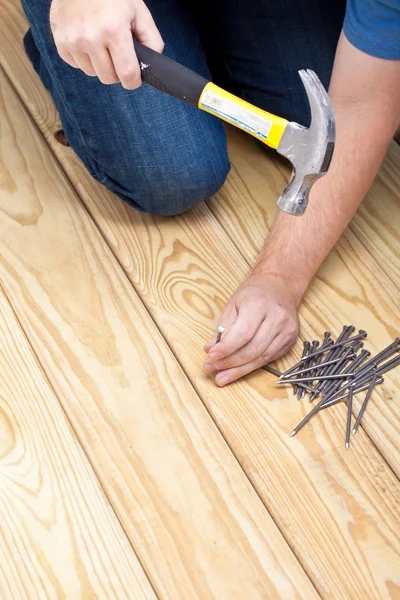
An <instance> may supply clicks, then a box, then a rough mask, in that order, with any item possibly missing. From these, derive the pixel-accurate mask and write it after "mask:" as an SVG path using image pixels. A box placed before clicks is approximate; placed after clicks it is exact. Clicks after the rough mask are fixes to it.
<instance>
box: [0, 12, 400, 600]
mask: <svg viewBox="0 0 400 600" xmlns="http://www.w3.org/2000/svg"><path fill="white" fill-rule="evenodd" d="M13 22H15V21H13ZM7 27H11V23H8V25H7ZM3 55H4V53H3ZM7 55H8V56H9V58H8V60H7V64H8V66H7V65H6V68H7V71H8V73H9V75H10V76H11V77H13V81H14V83H15V85H16V86H17V87H18V91H19V93H20V94H21V96H22V97H23V99H24V102H25V103H26V105H27V106H28V107H29V110H30V111H31V113H32V114H35V112H36V113H40V114H41V119H43V115H44V114H45V113H46V112H47V114H48V112H49V110H48V109H47V108H45V107H43V110H42V109H41V108H40V104H39V105H36V106H35V107H31V100H30V98H31V97H32V94H30V93H28V92H27V91H26V90H27V89H28V88H27V83H26V82H27V81H29V87H30V86H32V87H34V88H35V90H36V92H35V93H37V89H38V87H39V89H40V84H39V83H38V81H37V79H36V78H35V77H34V76H32V74H31V71H30V69H29V67H27V65H26V64H25V66H24V68H23V70H22V72H21V71H19V72H18V73H16V71H15V69H14V63H13V59H12V57H11V55H10V53H8V54H7ZM20 81H24V83H25V87H24V89H22V86H21V84H20V83H19V82H20ZM47 102H48V96H47V95H46V94H45V93H42V96H41V99H40V103H41V104H43V105H45V104H46V103H47ZM57 127H58V124H57V123H56V122H55V123H54V124H53V125H52V124H51V123H47V124H46V129H43V130H44V131H45V133H46V136H47V139H48V141H49V143H50V145H51V147H52V148H53V150H54V151H55V152H56V154H57V156H58V158H59V160H60V161H61V162H62V164H63V166H64V168H65V169H66V171H67V172H68V175H69V177H70V179H71V181H73V183H74V185H75V186H76V188H77V189H78V190H79V193H80V195H81V197H82V199H83V200H84V202H85V204H86V206H87V207H88V208H89V210H90V212H91V213H92V215H93V216H94V218H95V220H96V221H97V223H98V225H99V227H100V229H101V231H102V232H103V235H104V236H105V238H106V239H107V241H108V243H109V244H110V246H111V247H112V249H113V252H114V253H115V255H116V256H117V257H118V259H119V261H120V263H121V264H122V266H123V267H124V269H125V272H126V273H127V274H128V276H129V278H130V279H131V281H132V282H133V283H134V285H135V288H136V290H137V291H138V292H139V294H140V295H141V297H142V299H143V301H144V302H145V303H146V306H147V307H148V309H149V310H150V312H151V314H152V315H153V317H154V319H155V321H156V322H157V323H158V325H159V327H160V329H161V330H162V332H163V333H164V335H165V337H166V339H167V340H168V341H169V343H170V345H171V347H172V349H173V351H174V353H175V355H176V356H177V357H178V358H179V360H180V362H181V364H182V365H183V366H184V368H185V371H186V372H187V374H188V375H189V377H190V379H191V381H192V383H193V385H194V386H195V388H196V389H197V390H198V392H199V393H200V395H201V397H202V399H203V401H204V403H205V404H206V406H207V407H208V409H209V411H210V412H211V414H212V415H213V418H214V420H215V421H216V422H217V423H218V425H219V427H220V429H221V431H223V434H224V436H225V438H226V439H227V440H228V442H229V444H230V446H231V448H232V449H233V450H234V451H235V454H236V456H237V457H238V460H239V461H240V463H241V464H242V466H243V468H244V469H245V470H246V472H247V474H248V476H249V478H250V479H251V481H252V483H253V485H254V486H255V487H256V489H257V491H258V493H259V494H260V496H261V497H262V499H263V501H264V503H265V504H266V506H268V508H269V510H270V512H271V513H272V514H273V516H274V518H275V520H276V522H277V523H278V525H279V527H280V529H281V531H283V533H284V535H285V536H286V538H287V539H288V540H289V542H290V544H291V547H292V548H293V550H294V551H295V553H296V554H297V556H298V557H299V560H300V561H301V562H302V564H303V566H304V567H305V569H306V570H307V572H308V573H309V575H310V577H311V578H312V580H313V582H314V584H315V586H316V587H317V589H318V591H319V592H320V594H321V595H322V596H323V597H326V598H328V597H330V598H353V597H354V598H355V597H357V596H361V597H363V598H388V597H393V598H394V597H396V596H395V595H396V589H397V590H398V586H399V583H400V582H399V579H398V577H397V575H396V573H397V570H398V569H396V565H398V564H399V545H398V539H397V538H396V536H395V535H394V534H393V531H396V529H397V528H398V526H399V509H398V506H399V488H398V481H397V480H396V478H395V477H394V476H393V474H392V472H391V470H390V469H389V468H388V467H387V465H386V464H385V462H384V460H383V459H382V457H381V455H380V454H379V452H377V450H376V448H375V447H374V446H373V444H371V442H370V440H369V439H368V437H367V436H366V435H365V434H364V433H363V432H362V431H360V432H359V433H358V434H357V439H355V441H354V444H353V445H352V449H351V451H350V452H346V451H344V449H343V431H344V423H345V410H344V407H336V408H335V409H334V410H331V411H329V413H328V412H327V411H326V412H325V414H324V415H321V416H320V417H317V418H316V419H315V420H314V421H313V423H312V424H311V425H310V427H308V428H306V429H305V430H304V431H303V432H302V434H301V436H299V438H298V439H294V440H290V439H289V438H288V436H287V432H288V431H290V430H291V428H292V427H293V425H294V424H296V423H297V422H298V421H299V420H300V419H301V418H302V416H304V413H305V410H307V407H306V408H303V407H302V406H301V405H300V404H299V403H293V402H292V401H287V396H286V392H285V391H284V390H279V392H278V391H276V388H275V387H274V386H273V384H272V380H273V378H271V377H270V376H269V375H267V374H266V373H260V372H259V373H255V374H253V375H251V376H249V377H247V378H246V380H245V381H242V382H241V383H238V384H235V385H233V386H229V388H226V389H224V390H220V389H216V388H215V386H214V385H213V383H212V381H210V380H209V379H208V378H206V377H204V375H203V373H202V367H201V366H202V360H203V356H204V355H203V353H202V351H201V348H202V344H203V342H204V341H206V339H207V338H208V336H209V335H210V332H211V331H212V329H213V327H214V325H215V321H216V319H217V316H218V314H219V312H220V310H221V308H222V306H223V304H224V302H225V301H226V299H227V298H228V297H229V295H230V294H231V293H232V291H233V290H234V289H235V286H236V285H237V283H238V281H239V280H240V279H241V278H243V277H244V275H245V273H246V272H247V270H248V268H249V266H248V263H247V264H246V262H245V261H244V260H243V258H242V257H241V255H240V253H239V252H238V251H237V250H236V249H235V247H234V245H233V244H232V242H231V241H230V239H229V237H228V236H227V235H226V234H225V233H224V230H223V228H222V227H221V226H220V225H219V224H218V222H217V220H216V219H215V218H214V217H213V215H212V214H211V213H210V211H209V210H208V209H207V208H206V207H205V206H201V207H198V208H197V209H196V210H194V211H191V212H190V213H188V214H186V215H185V216H182V217H179V218H176V219H161V218H152V217H150V216H149V215H141V214H139V213H136V212H135V211H132V210H130V209H129V208H127V207H126V206H124V205H123V204H122V203H121V202H119V201H118V200H117V199H116V198H113V196H112V195H111V194H109V193H108V192H107V191H106V190H105V189H104V188H102V187H101V186H99V185H97V184H96V182H94V181H93V180H91V179H90V178H89V177H88V176H87V173H86V171H85V169H84V168H83V167H82V164H81V163H80V162H79V160H77V159H76V157H75V155H74V154H73V152H72V151H71V150H70V149H66V148H65V147H61V146H59V145H57V144H56V143H55V141H54V131H55V130H56V129H57ZM242 142H243V140H242ZM246 152H247V149H246V151H245V152H242V154H245V153H246ZM256 156H257V160H259V155H258V154H257V155H256ZM266 173H267V175H266V174H265V172H264V175H263V177H261V178H260V177H259V176H258V174H257V173H255V174H254V176H253V175H252V176H248V177H246V180H245V181H244V179H243V178H242V177H241V175H240V174H238V173H237V171H235V169H234V171H233V173H232V175H231V178H230V182H231V188H229V190H230V193H232V194H235V193H236V194H237V195H236V198H237V200H240V202H241V204H242V206H243V210H245V207H246V206H247V203H248V202H249V204H250V209H249V210H248V211H247V212H246V213H243V214H238V215H236V214H234V211H232V212H231V215H230V217H232V219H233V220H234V225H233V229H235V227H238V228H239V230H240V231H242V232H243V226H242V225H243V221H250V222H251V223H252V224H257V223H258V221H259V220H260V219H261V222H262V223H264V226H266V225H267V224H268V223H270V221H271V219H272V214H273V213H272V212H271V213H269V212H267V211H265V209H263V206H262V204H261V205H260V208H259V210H258V212H256V211H255V210H254V206H252V203H253V201H252V198H259V196H258V190H264V188H265V186H266V181H268V186H272V188H273V187H274V186H275V187H276V189H277V190H278V189H281V188H279V186H280V185H281V182H282V181H283V175H282V173H281V172H280V171H279V170H278V169H274V168H272V167H271V168H268V170H267V171H266ZM235 178H236V180H235ZM268 186H267V187H268ZM263 193H264V192H263ZM270 193H271V195H272V194H273V192H270ZM277 195H278V193H277V194H276V196H275V197H274V202H275V201H276V197H277ZM219 202H221V203H223V202H224V198H223V197H220V198H219ZM235 219H237V221H235ZM225 226H226V223H224V227H225ZM235 243H236V244H237V247H238V248H240V249H241V248H242V247H245V245H246V244H248V245H250V247H252V248H253V251H256V250H257V247H258V246H257V243H258V242H257V239H256V240H255V241H254V239H253V236H252V235H251V234H250V235H249V236H248V237H245V236H244V235H243V237H242V238H235ZM348 252H349V253H351V252H353V250H352V249H351V248H348ZM250 260H251V257H250ZM339 264H340V262H339ZM357 268H358V269H361V270H362V268H363V267H362V264H360V263H357ZM339 290H340V288H339ZM335 294H336V290H335V288H333V289H332V290H331V291H330V293H329V294H328V293H326V294H325V295H324V294H323V295H322V297H321V298H320V292H319V290H318V289H316V291H315V292H314V296H315V297H313V298H311V300H310V302H309V305H308V306H307V310H308V311H309V314H310V315H311V316H310V319H309V320H310V324H308V323H307V322H306V321H304V329H305V330H307V332H308V334H310V335H312V334H313V333H314V331H315V330H316V331H318V333H320V332H321V331H323V330H324V327H325V325H326V320H325V316H324V314H319V313H318V310H324V309H325V304H326V303H328V306H329V307H330V312H329V314H328V318H330V319H331V321H332V322H331V323H330V325H332V328H333V329H336V330H337V329H341V319H342V317H343V315H341V314H340V313H339V312H338V311H337V308H336V307H335V302H336V301H337V296H336V295H335ZM325 296H327V297H325ZM389 308H390V307H389ZM386 310H389V309H386ZM336 313H337V316H335V315H336ZM183 333H184V335H183ZM284 362H285V363H286V360H285V361H284ZM382 423H383V426H384V432H385V434H386V429H385V428H386V427H387V425H388V423H386V422H385V419H383V420H382ZM388 433H389V440H390V441H389V454H390V452H391V453H392V456H393V457H394V462H395V461H396V460H397V449H396V444H397V439H398V438H396V432H392V431H390V430H389V431H388ZM391 436H392V437H391Z"/></svg>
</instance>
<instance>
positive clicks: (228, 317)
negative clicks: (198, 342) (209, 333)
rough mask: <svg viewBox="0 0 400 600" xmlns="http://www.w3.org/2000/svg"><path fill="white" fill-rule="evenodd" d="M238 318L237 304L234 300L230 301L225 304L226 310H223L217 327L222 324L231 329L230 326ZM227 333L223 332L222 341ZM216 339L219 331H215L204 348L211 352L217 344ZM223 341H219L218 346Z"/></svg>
mask: <svg viewBox="0 0 400 600" xmlns="http://www.w3.org/2000/svg"><path fill="white" fill-rule="evenodd" d="M236 318H237V310H236V307H235V304H234V303H233V302H228V303H227V304H226V305H225V307H224V310H223V311H222V313H221V315H220V317H219V319H218V325H217V329H218V327H219V326H220V325H222V326H223V327H225V329H226V330H228V331H229V329H230V327H231V326H232V325H233V323H234V322H235V320H236ZM225 335H226V333H223V334H222V337H221V341H222V338H223V337H225ZM216 341H217V333H214V335H213V337H212V338H211V340H210V341H209V342H207V343H206V344H205V345H204V350H205V351H206V352H209V351H210V349H211V348H212V347H213V346H215V344H216ZM221 341H220V342H219V343H218V346H219V344H220V343H221Z"/></svg>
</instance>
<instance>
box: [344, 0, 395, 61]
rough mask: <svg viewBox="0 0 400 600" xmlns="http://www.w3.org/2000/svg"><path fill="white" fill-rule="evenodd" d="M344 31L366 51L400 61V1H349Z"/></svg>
mask: <svg viewBox="0 0 400 600" xmlns="http://www.w3.org/2000/svg"><path fill="white" fill-rule="evenodd" d="M343 31H344V34H345V36H346V37H347V39H348V40H349V42H350V43H351V44H353V46H355V47H356V48H358V49H359V50H362V52H366V53H367V54H371V55H372V56H376V57H378V58H387V59H389V60H400V0H347V8H346V16H345V20H344V24H343Z"/></svg>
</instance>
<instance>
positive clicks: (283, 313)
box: [275, 306, 290, 327]
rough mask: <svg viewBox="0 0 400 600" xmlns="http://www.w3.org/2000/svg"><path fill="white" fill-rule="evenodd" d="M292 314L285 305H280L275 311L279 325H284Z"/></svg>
mask: <svg viewBox="0 0 400 600" xmlns="http://www.w3.org/2000/svg"><path fill="white" fill-rule="evenodd" d="M289 319H290V315H289V313H288V311H287V310H286V309H285V308H284V307H283V306H278V307H277V309H276V313H275V321H276V323H277V325H279V326H280V327H283V326H284V325H287V323H288V322H289Z"/></svg>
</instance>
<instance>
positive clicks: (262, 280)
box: [204, 270, 299, 386]
mask: <svg viewBox="0 0 400 600" xmlns="http://www.w3.org/2000/svg"><path fill="white" fill-rule="evenodd" d="M298 302H299V298H298V297H296V294H295V293H294V291H292V290H291V289H290V285H289V284H288V281H286V280H285V279H283V278H282V277H280V276H277V275H268V274H263V273H258V272H257V270H254V271H253V273H251V274H250V276H249V277H248V278H247V279H246V281H245V282H244V283H243V284H242V285H241V286H240V287H239V289H238V290H237V291H236V293H235V294H234V295H233V296H232V298H231V299H230V300H229V302H228V303H227V304H226V306H225V308H224V310H223V311H222V314H221V316H220V319H219V322H218V324H219V325H223V326H224V327H225V328H226V333H225V334H224V335H223V336H222V339H221V341H220V342H219V343H218V344H216V343H215V337H214V338H213V339H212V340H211V341H210V342H208V343H207V344H206V345H205V346H204V350H205V351H206V352H209V356H208V359H207V360H206V362H205V364H204V368H205V370H206V371H207V372H208V373H212V372H215V371H218V373H217V375H216V378H215V382H216V384H217V385H221V386H222V385H226V384H227V383H231V382H232V381H235V380H236V379H239V378H240V377H243V376H244V375H247V373H251V372H252V371H254V370H255V369H259V368H260V367H262V366H263V365H265V364H267V363H269V362H271V361H272V360H274V359H275V358H278V357H279V356H281V355H282V354H284V353H285V352H287V351H288V350H290V348H291V347H292V346H293V345H294V343H295V341H296V338H297V334H298V323H297V306H298Z"/></svg>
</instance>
